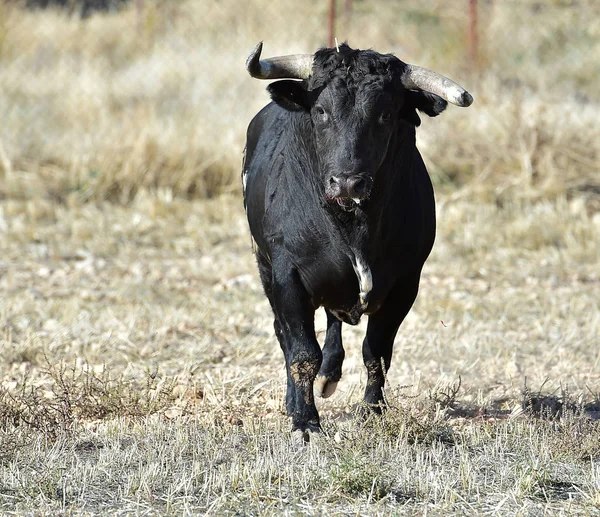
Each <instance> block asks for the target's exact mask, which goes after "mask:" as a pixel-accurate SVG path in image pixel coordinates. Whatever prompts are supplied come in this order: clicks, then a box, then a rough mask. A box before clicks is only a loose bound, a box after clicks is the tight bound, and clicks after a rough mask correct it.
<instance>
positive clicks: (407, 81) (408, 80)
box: [402, 65, 473, 108]
mask: <svg viewBox="0 0 600 517" xmlns="http://www.w3.org/2000/svg"><path fill="white" fill-rule="evenodd" d="M402 84H403V85H404V87H405V88H406V89H408V90H423V91H426V92H430V93H435V94H436V95H439V96H440V97H441V98H442V99H445V100H447V101H448V102H451V103H452V104H456V105H457V106H462V107H465V108H466V107H467V106H470V105H471V104H473V96H472V95H471V94H470V93H469V92H468V91H467V90H465V89H464V88H463V87H462V86H460V85H459V84H456V83H455V82H454V81H452V80H450V79H448V78H447V77H444V76H443V75H440V74H438V73H436V72H433V71H431V70H427V68H421V67H420V66H415V65H406V71H405V72H404V73H403V74H402Z"/></svg>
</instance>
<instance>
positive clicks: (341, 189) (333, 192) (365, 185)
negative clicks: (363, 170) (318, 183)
mask: <svg viewBox="0 0 600 517" xmlns="http://www.w3.org/2000/svg"><path fill="white" fill-rule="evenodd" d="M371 186H372V181H371V179H370V178H369V177H367V176H365V175H363V174H341V175H335V176H330V177H329V179H328V180H327V184H326V187H325V193H326V194H327V197H328V198H329V199H335V200H340V201H344V200H348V201H349V200H354V201H355V202H357V201H362V200H363V199H366V198H367V197H369V193H370V191H371Z"/></svg>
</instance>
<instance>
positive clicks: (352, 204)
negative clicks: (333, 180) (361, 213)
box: [327, 196, 361, 212]
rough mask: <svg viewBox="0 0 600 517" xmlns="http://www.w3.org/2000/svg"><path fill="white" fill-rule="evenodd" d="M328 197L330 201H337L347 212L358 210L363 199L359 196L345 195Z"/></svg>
mask: <svg viewBox="0 0 600 517" xmlns="http://www.w3.org/2000/svg"><path fill="white" fill-rule="evenodd" d="M327 199H328V200H329V201H335V202H336V203H337V204H338V206H339V207H340V208H341V209H342V210H345V211H346V212H352V211H353V210H356V209H357V208H358V207H359V206H360V203H361V200H360V199H358V198H344V197H332V196H327Z"/></svg>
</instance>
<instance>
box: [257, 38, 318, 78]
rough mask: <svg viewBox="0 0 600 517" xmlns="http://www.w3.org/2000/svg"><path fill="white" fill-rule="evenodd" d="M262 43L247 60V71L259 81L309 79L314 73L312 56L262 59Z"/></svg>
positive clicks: (299, 55) (297, 55)
mask: <svg viewBox="0 0 600 517" xmlns="http://www.w3.org/2000/svg"><path fill="white" fill-rule="evenodd" d="M262 46H263V44H262V41H261V42H260V43H259V44H258V45H256V47H254V50H253V51H252V52H251V53H250V55H249V56H248V59H246V69H247V70H248V73H249V74H250V75H251V76H252V77H256V78H257V79H282V78H284V77H287V78H291V79H307V78H308V77H309V76H310V74H311V73H312V64H313V56H312V54H294V55H291V56H278V57H270V58H268V59H260V53H261V52H262Z"/></svg>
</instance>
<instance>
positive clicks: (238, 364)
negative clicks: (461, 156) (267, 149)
mask: <svg viewBox="0 0 600 517" xmlns="http://www.w3.org/2000/svg"><path fill="white" fill-rule="evenodd" d="M69 199H70V200H69V201H68V203H66V204H62V203H56V202H51V201H48V202H47V204H45V205H37V204H34V203H32V202H31V201H25V200H14V199H11V200H4V201H2V202H1V204H0V207H1V210H2V217H0V227H2V228H3V230H2V231H3V239H2V240H1V242H2V244H1V246H2V247H1V249H0V252H1V257H2V258H1V259H0V290H1V293H2V303H1V304H0V328H1V329H2V333H1V334H0V339H1V346H0V354H1V355H0V368H1V372H2V373H1V375H2V380H3V383H2V399H1V401H0V412H1V413H2V416H4V418H3V422H4V423H3V426H2V429H1V430H0V433H1V447H0V451H1V458H0V476H1V478H2V480H3V482H2V486H3V489H2V493H0V505H1V507H2V511H5V512H16V513H27V512H28V511H30V510H31V509H33V508H36V509H37V510H36V511H38V512H39V513H40V514H58V513H60V512H66V511H69V512H71V513H72V514H74V515H84V514H86V512H87V514H107V513H110V514H127V513H129V514H131V513H142V512H144V513H148V514H150V515H159V514H168V513H174V514H181V513H186V512H187V513H209V514H210V513H213V514H218V515H234V514H239V513H244V514H257V515H281V514H288V515H291V514H295V513H305V514H313V515H318V514H323V513H327V514H331V515H347V514H348V513H353V514H354V513H365V514H369V515H388V514H390V513H402V512H407V513H412V514H421V513H423V512H425V511H427V512H429V514H434V515H436V514H437V515H453V514H455V515H463V514H465V513H472V514H485V513H489V514H494V512H495V513H497V514H502V515H523V514H528V513H534V514H535V513H542V512H546V513H547V514H550V515H552V514H557V515H560V514H565V513H569V514H573V515H578V514H579V515H590V514H592V515H593V514H595V513H596V512H597V511H598V510H597V508H598V503H599V499H598V497H599V495H598V483H599V480H598V468H597V465H598V458H599V456H598V455H599V453H600V451H599V450H598V443H600V435H599V429H600V428H599V427H598V424H597V422H596V421H595V420H592V419H591V418H590V416H589V415H592V416H594V418H595V415H596V414H595V413H593V411H594V410H595V407H593V406H592V405H591V403H593V402H594V401H597V397H596V396H595V395H593V393H595V392H597V389H598V385H599V382H600V378H599V376H598V371H599V370H598V349H597V337H598V335H599V329H600V311H599V307H598V303H597V289H598V282H599V277H598V270H597V257H598V242H597V239H594V238H593V237H594V235H596V234H597V232H598V223H599V222H600V221H599V220H598V217H597V216H590V215H589V214H588V211H587V210H586V209H585V206H584V203H583V201H582V200H580V199H573V200H570V201H567V200H566V199H562V200H560V201H553V202H550V201H523V200H520V201H513V202H510V203H505V204H504V205H498V204H496V203H483V202H482V203H478V204H474V203H472V202H470V201H469V200H468V193H464V192H463V193H462V194H461V191H458V192H456V193H454V194H448V195H440V199H439V201H440V202H439V216H440V217H439V238H438V242H437V244H436V247H435V249H434V253H433V256H432V258H431V260H430V261H429V262H428V264H427V267H426V269H425V272H424V277H423V282H422V288H421V294H420V296H419V299H418V301H417V304H416V306H415V308H414V310H413V311H412V312H411V313H410V315H409V316H408V318H407V320H406V321H405V323H404V325H403V328H402V330H401V333H400V335H399V337H398V340H397V343H396V347H395V354H394V355H395V357H394V361H393V367H392V370H391V371H390V374H389V383H390V386H391V388H390V390H389V391H388V394H387V400H388V402H389V405H390V410H389V411H388V412H387V413H386V414H385V415H384V417H383V418H382V419H374V418H372V419H370V420H368V421H363V420H361V419H360V418H358V417H357V416H356V415H357V413H358V412H359V409H360V399H361V396H362V390H363V389H364V383H365V382H366V379H365V374H364V367H363V366H362V360H361V357H360V340H361V337H362V333H363V332H364V322H363V323H362V324H361V325H360V326H359V327H358V328H354V327H352V328H350V327H346V328H344V340H345V343H346V348H347V357H346V361H345V364H344V376H343V379H342V381H341V382H340V385H339V386H338V392H336V394H335V395H334V396H333V397H332V398H331V399H327V400H323V401H319V406H320V412H321V414H322V416H323V422H324V428H325V432H324V434H323V436H322V437H320V439H318V440H313V443H311V444H310V445H309V446H308V447H305V446H299V445H298V444H296V443H295V442H293V441H292V437H291V436H290V434H289V426H290V424H289V421H288V420H287V418H286V417H285V416H284V414H283V407H284V401H283V398H284V384H285V375H284V371H283V361H282V358H281V353H280V350H279V347H278V346H277V344H276V341H275V337H274V335H273V331H272V322H271V316H270V313H269V308H268V302H267V301H266V299H265V298H264V295H263V294H262V292H261V289H260V286H259V282H258V278H257V275H256V271H255V265H254V261H253V259H252V256H251V251H250V243H249V238H248V234H247V230H246V224H245V221H244V216H243V210H242V207H241V202H240V200H239V199H238V198H237V197H221V198H218V199H215V200H210V201H202V202H198V201H188V200H184V199H181V198H174V197H171V196H168V195H164V194H160V193H159V195H149V194H146V193H143V192H142V193H140V194H138V196H136V198H135V199H134V200H133V201H132V202H131V203H129V204H128V205H127V206H118V205H114V204H106V203H99V204H95V203H90V202H85V203H84V202H82V201H81V200H79V199H78V198H69ZM542 223H543V224H542ZM441 321H443V324H442V323H441ZM317 329H318V335H319V336H320V337H322V336H323V335H324V329H325V321H324V316H323V315H322V314H319V315H318V318H317ZM155 372H158V373H157V374H156V375H154V374H155ZM459 378H460V379H461V380H462V384H461V385H460V386H459ZM525 379H527V381H526V386H527V387H528V388H529V392H526V393H525V395H524V394H523V387H524V385H525ZM28 387H29V388H28ZM561 387H562V389H561ZM540 390H541V391H540ZM541 400H544V401H546V406H548V404H549V403H550V402H551V401H554V402H553V403H554V404H556V403H560V404H561V405H560V407H559V408H558V409H559V410H558V411H548V410H545V409H543V404H539V408H538V405H537V402H539V401H541ZM586 404H587V406H586ZM556 407H558V406H556ZM529 408H532V409H533V410H534V412H533V414H532V413H531V412H530V410H529Z"/></svg>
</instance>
